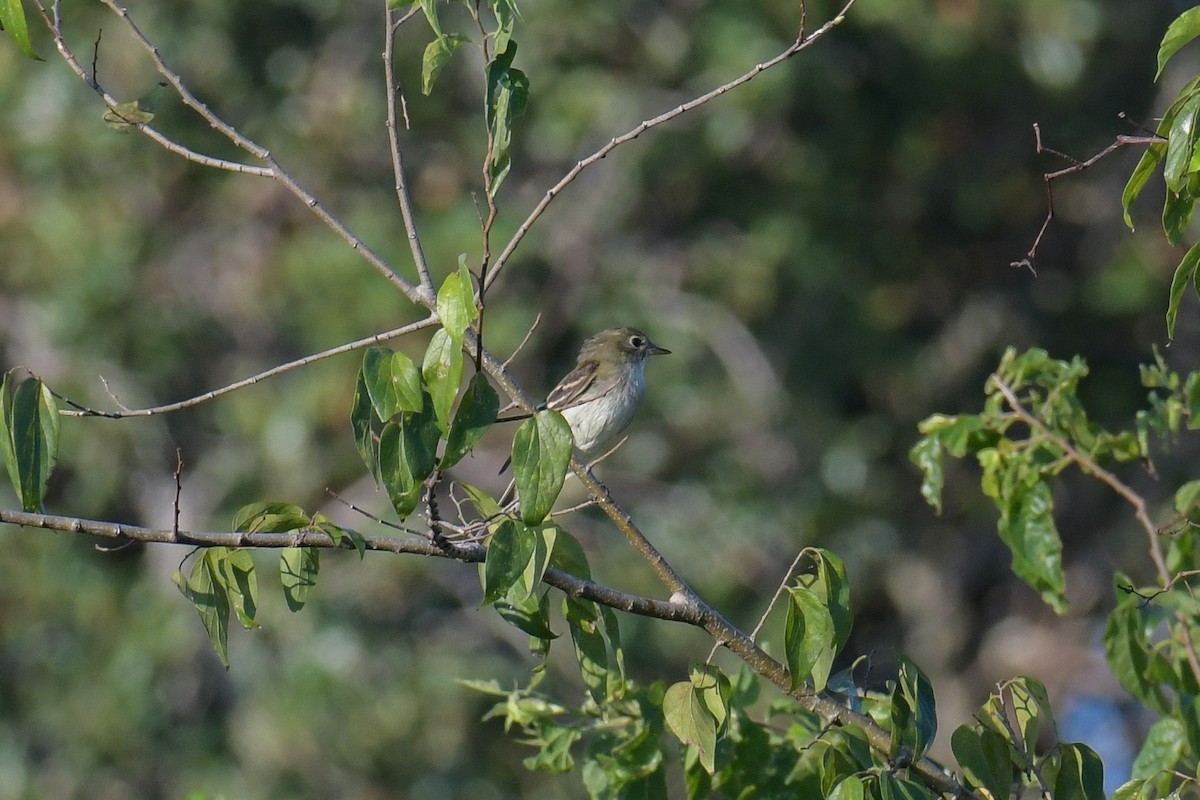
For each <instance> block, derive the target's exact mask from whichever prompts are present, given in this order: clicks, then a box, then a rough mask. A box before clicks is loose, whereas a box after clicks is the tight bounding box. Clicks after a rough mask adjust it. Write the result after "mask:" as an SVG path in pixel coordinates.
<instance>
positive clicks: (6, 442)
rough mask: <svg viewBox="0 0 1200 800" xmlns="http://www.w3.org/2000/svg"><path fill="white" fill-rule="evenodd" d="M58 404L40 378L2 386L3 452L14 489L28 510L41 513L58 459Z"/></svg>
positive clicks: (6, 379)
mask: <svg viewBox="0 0 1200 800" xmlns="http://www.w3.org/2000/svg"><path fill="white" fill-rule="evenodd" d="M58 433H59V421H58V404H57V403H56V402H55V400H54V396H53V395H52V394H50V389H49V388H48V387H47V386H46V385H45V384H44V383H42V381H41V380H39V379H37V378H29V379H27V380H24V381H22V382H21V383H19V384H18V385H17V386H16V387H15V388H13V387H12V385H11V382H10V377H9V376H8V375H5V376H4V381H3V382H2V383H0V450H2V451H3V460H4V466H5V468H6V469H7V470H8V477H9V479H10V480H11V481H12V485H13V490H14V491H15V492H16V494H17V499H18V500H19V501H20V503H21V508H23V509H24V510H25V511H29V512H36V511H41V510H42V506H43V502H44V500H45V497H46V485H47V484H48V483H49V481H50V473H51V472H52V471H53V469H54V462H55V461H56V459H57V458H58Z"/></svg>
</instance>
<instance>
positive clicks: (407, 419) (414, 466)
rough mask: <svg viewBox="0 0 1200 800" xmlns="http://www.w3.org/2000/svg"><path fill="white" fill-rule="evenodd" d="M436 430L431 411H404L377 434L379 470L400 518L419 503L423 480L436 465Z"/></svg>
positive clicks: (410, 511) (405, 515)
mask: <svg viewBox="0 0 1200 800" xmlns="http://www.w3.org/2000/svg"><path fill="white" fill-rule="evenodd" d="M437 443H438V430H437V426H436V423H435V422H434V420H433V415H432V411H431V410H430V409H426V410H425V411H423V412H422V413H420V414H413V413H412V412H404V413H403V414H401V415H400V417H399V419H398V421H395V422H389V423H388V424H387V425H384V426H383V432H382V433H380V434H379V469H380V477H381V479H382V481H383V486H384V488H385V489H386V490H387V493H388V499H390V500H391V501H392V507H393V508H395V509H396V514H397V515H399V517H400V518H401V519H404V518H405V517H407V516H408V515H409V514H411V513H412V512H413V509H415V508H416V507H417V503H418V502H420V499H421V492H422V490H423V485H424V481H425V479H426V478H428V477H429V476H430V475H431V474H432V473H433V470H434V467H436V466H437Z"/></svg>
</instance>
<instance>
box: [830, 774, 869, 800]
mask: <svg viewBox="0 0 1200 800" xmlns="http://www.w3.org/2000/svg"><path fill="white" fill-rule="evenodd" d="M865 791H866V789H865V787H864V786H863V782H862V779H861V778H859V777H857V776H855V775H849V776H847V777H845V778H843V779H842V780H841V781H839V782H838V784H837V786H834V787H833V791H832V792H830V793H829V794H828V796H827V797H826V800H863V797H864V795H865Z"/></svg>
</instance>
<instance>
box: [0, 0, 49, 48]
mask: <svg viewBox="0 0 1200 800" xmlns="http://www.w3.org/2000/svg"><path fill="white" fill-rule="evenodd" d="M0 30H3V31H4V32H5V33H7V34H8V38H10V39H12V40H13V42H15V43H16V45H17V47H18V48H20V50H21V52H22V53H24V54H25V55H27V56H29V57H30V58H32V59H33V60H35V61H41V60H42V58H41V56H39V55H38V54H37V53H35V52H34V51H33V44H32V43H31V42H30V41H29V26H28V25H27V24H26V22H25V9H24V8H22V7H21V0H0Z"/></svg>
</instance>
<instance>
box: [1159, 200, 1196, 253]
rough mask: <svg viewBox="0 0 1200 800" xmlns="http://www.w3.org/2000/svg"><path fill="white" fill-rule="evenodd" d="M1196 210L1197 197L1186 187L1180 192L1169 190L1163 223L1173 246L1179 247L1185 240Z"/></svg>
mask: <svg viewBox="0 0 1200 800" xmlns="http://www.w3.org/2000/svg"><path fill="white" fill-rule="evenodd" d="M1195 210H1196V198H1195V197H1193V196H1192V193H1191V192H1190V191H1189V190H1188V189H1187V188H1186V187H1184V188H1183V189H1180V191H1179V192H1178V193H1176V192H1173V191H1171V190H1169V189H1168V190H1167V197H1166V200H1165V201H1164V202H1163V218H1162V225H1163V231H1164V232H1165V233H1166V235H1167V242H1168V243H1169V244H1170V245H1171V246H1172V247H1177V246H1178V245H1179V243H1180V242H1181V241H1182V240H1183V234H1184V233H1186V232H1187V228H1188V225H1190V224H1191V222H1192V214H1193V213H1194V212H1195Z"/></svg>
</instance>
